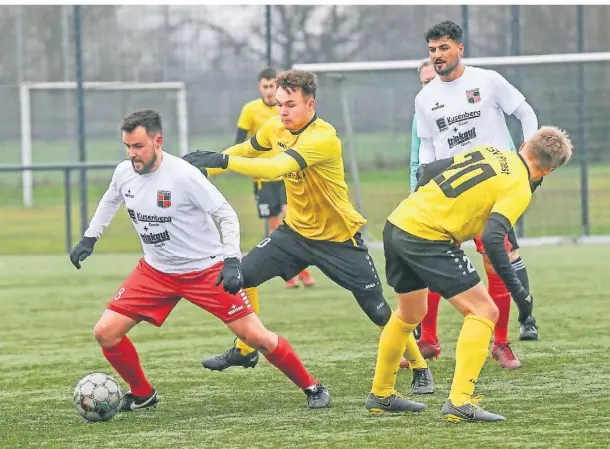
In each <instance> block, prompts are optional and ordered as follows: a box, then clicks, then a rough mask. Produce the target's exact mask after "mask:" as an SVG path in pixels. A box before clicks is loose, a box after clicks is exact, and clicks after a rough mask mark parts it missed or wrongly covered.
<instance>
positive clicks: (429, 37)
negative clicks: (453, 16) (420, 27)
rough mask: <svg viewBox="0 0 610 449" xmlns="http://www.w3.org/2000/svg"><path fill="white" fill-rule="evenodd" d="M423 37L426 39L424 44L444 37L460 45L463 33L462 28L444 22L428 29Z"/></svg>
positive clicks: (449, 22) (447, 21) (452, 23)
mask: <svg viewBox="0 0 610 449" xmlns="http://www.w3.org/2000/svg"><path fill="white" fill-rule="evenodd" d="M424 37H425V38H426V42H430V41H436V40H439V39H442V38H444V37H446V38H448V39H451V40H453V41H455V42H457V43H461V42H462V39H463V38H464V32H463V31H462V27H461V26H459V25H458V24H457V23H455V22H452V21H450V20H445V21H444V22H441V23H437V24H436V25H434V26H433V27H431V28H428V30H427V31H426V33H425V34H424Z"/></svg>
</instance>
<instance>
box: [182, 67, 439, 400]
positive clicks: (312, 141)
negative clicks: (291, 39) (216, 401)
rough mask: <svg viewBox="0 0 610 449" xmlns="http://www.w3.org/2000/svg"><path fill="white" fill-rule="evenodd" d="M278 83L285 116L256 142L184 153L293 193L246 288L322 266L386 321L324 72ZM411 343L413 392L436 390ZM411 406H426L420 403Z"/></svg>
mask: <svg viewBox="0 0 610 449" xmlns="http://www.w3.org/2000/svg"><path fill="white" fill-rule="evenodd" d="M276 83H277V86H278V90H277V94H276V100H277V104H278V107H279V115H278V116H276V117H272V118H271V119H269V120H268V121H267V122H265V124H264V125H263V126H262V127H261V128H260V129H259V130H258V131H257V132H256V134H255V135H254V136H253V137H252V138H251V139H250V140H248V141H246V142H243V143H242V144H239V145H235V146H233V147H231V148H229V149H227V150H225V151H224V152H222V153H215V152H209V151H198V152H194V153H190V154H188V155H186V156H184V158H185V159H186V160H187V161H189V162H191V163H192V164H193V165H195V166H196V167H198V168H201V169H205V170H206V171H207V172H208V174H209V175H213V174H215V173H217V172H218V171H219V169H222V170H231V171H234V172H237V173H241V174H243V175H246V176H251V177H257V178H263V179H276V178H278V177H283V179H284V183H285V184H286V196H287V199H288V210H287V213H286V217H285V219H284V223H283V224H281V225H280V226H279V227H278V228H277V229H276V230H275V231H274V232H272V233H271V234H270V236H269V237H268V238H266V239H264V240H263V241H262V242H260V243H259V244H258V245H257V246H256V247H255V248H253V249H252V250H251V251H250V252H249V253H248V254H247V255H246V256H245V257H244V258H243V261H242V272H243V276H244V287H256V286H258V285H260V284H262V283H263V282H266V281H267V280H269V279H272V278H274V277H276V276H280V277H282V278H283V279H284V280H288V279H291V278H292V277H294V276H295V275H296V274H297V273H299V272H300V271H301V270H303V269H304V268H307V267H308V266H310V265H314V266H317V267H318V268H319V269H320V270H321V271H322V272H323V273H324V274H325V275H326V276H328V277H329V278H330V279H331V280H333V281H334V282H335V283H337V284H339V285H340V286H341V287H343V288H345V289H347V290H349V291H351V292H352V294H353V295H354V298H355V299H356V301H357V302H358V305H359V306H360V308H361V309H362V310H363V311H364V313H365V314H366V315H367V316H368V318H369V319H370V320H371V321H372V322H373V323H374V324H376V325H377V326H380V327H383V326H385V325H386V324H387V323H388V320H389V318H390V315H391V312H392V310H391V308H390V306H389V304H388V303H387V301H386V300H385V298H384V297H383V290H382V286H381V280H380V279H379V275H378V274H377V270H376V268H375V264H374V262H373V259H372V258H371V257H370V255H369V252H368V249H367V247H366V245H365V243H364V241H363V240H362V237H361V235H360V232H359V230H360V228H361V227H362V226H363V225H364V224H365V223H366V220H365V219H364V217H362V215H360V213H359V212H358V211H357V210H356V209H355V207H354V206H353V204H352V203H351V201H350V200H349V197H348V190H347V184H346V182H345V174H344V166H343V159H342V156H341V152H342V149H341V140H340V139H339V137H338V136H337V131H336V130H335V128H334V127H333V126H332V125H331V124H330V123H328V122H326V121H324V120H322V119H321V118H320V117H318V116H317V115H316V111H315V106H316V88H317V83H316V76H315V74H314V73H312V72H307V71H300V70H291V71H288V72H284V73H281V74H280V75H278V77H277V78H276ZM238 345H240V343H238ZM406 346H407V347H406V349H405V348H403V349H404V350H403V352H404V353H405V355H406V356H407V358H408V360H409V364H410V366H411V367H412V368H413V369H414V370H413V377H414V379H413V392H414V393H416V394H426V393H432V392H433V391H434V385H433V380H432V375H431V373H430V370H429V368H428V366H427V364H426V361H425V360H424V359H423V357H422V356H421V354H420V352H419V348H418V347H417V343H416V341H415V338H411V339H410V340H409V342H408V343H407V345H406ZM240 348H243V347H242V346H240ZM248 351H249V352H246V351H245V350H243V349H242V351H241V352H240V351H237V350H235V349H234V348H231V349H229V350H228V351H227V352H225V353H224V354H222V355H220V356H216V357H213V358H211V359H209V360H206V361H204V362H203V363H204V366H206V367H208V368H211V369H224V368H225V367H228V366H233V365H239V366H244V365H245V364H246V363H247V358H254V357H257V356H256V352H255V351H254V350H253V349H248ZM323 393H324V392H323ZM409 405H410V406H411V407H412V408H413V409H421V408H423V404H418V403H416V402H411V401H409Z"/></svg>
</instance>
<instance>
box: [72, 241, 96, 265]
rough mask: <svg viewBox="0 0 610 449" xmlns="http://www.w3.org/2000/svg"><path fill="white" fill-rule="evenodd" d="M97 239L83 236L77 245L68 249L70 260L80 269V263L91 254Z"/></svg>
mask: <svg viewBox="0 0 610 449" xmlns="http://www.w3.org/2000/svg"><path fill="white" fill-rule="evenodd" d="M95 242H97V239H96V238H95V237H83V238H82V240H81V241H80V242H78V245H76V246H75V247H74V249H72V251H70V262H72V265H74V266H75V267H76V268H77V269H79V270H80V263H81V262H82V261H83V260H85V259H86V258H87V257H89V256H90V255H91V253H92V252H93V247H94V246H95Z"/></svg>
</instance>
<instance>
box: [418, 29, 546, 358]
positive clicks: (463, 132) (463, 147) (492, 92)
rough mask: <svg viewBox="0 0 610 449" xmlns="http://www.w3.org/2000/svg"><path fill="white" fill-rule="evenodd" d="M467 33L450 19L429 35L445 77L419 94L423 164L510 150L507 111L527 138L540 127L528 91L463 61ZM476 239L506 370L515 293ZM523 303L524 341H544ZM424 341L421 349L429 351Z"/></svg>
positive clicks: (523, 275) (518, 263)
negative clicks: (478, 150)
mask: <svg viewBox="0 0 610 449" xmlns="http://www.w3.org/2000/svg"><path fill="white" fill-rule="evenodd" d="M462 37H463V32H462V29H461V27H460V26H459V25H457V24H455V23H453V22H450V21H445V22H441V23H439V24H437V25H434V26H433V27H432V28H430V29H429V30H427V31H426V34H425V38H426V41H427V42H428V51H429V55H430V60H431V61H432V63H433V66H434V69H435V71H436V73H437V74H438V75H439V76H438V77H436V78H435V79H433V80H432V81H430V83H428V85H427V86H425V87H424V88H423V89H422V90H421V91H420V92H419V93H418V94H417V96H416V97H415V114H416V116H417V135H418V137H419V138H420V139H421V144H420V148H419V163H420V165H421V164H427V163H430V162H433V161H435V160H438V159H444V158H449V157H451V156H454V155H456V154H460V153H463V152H465V151H468V150H469V149H471V148H472V147H475V146H478V145H489V146H493V147H495V148H499V149H506V150H510V149H511V146H512V145H511V143H512V141H511V137H510V133H509V131H508V127H507V126H506V120H505V117H504V114H507V115H514V116H515V117H517V118H518V119H519V120H520V121H521V126H522V130H523V138H524V141H526V140H528V139H529V138H530V137H531V136H532V135H533V134H534V133H535V132H536V130H537V129H538V119H537V117H536V114H535V112H534V110H533V109H532V107H531V106H530V105H529V104H528V103H527V101H526V100H525V97H524V96H523V94H521V92H519V91H518V90H517V89H516V88H515V87H514V86H512V85H511V84H510V83H509V82H508V81H506V79H504V77H502V75H500V74H499V73H497V72H495V71H493V70H486V69H482V68H478V67H472V66H465V65H464V64H463V63H462V60H461V57H462V55H463V52H464V44H463V42H462ZM475 243H476V245H477V251H479V253H481V254H482V255H483V261H484V265H485V271H486V273H487V279H488V288H489V294H490V296H491V297H492V298H493V299H494V301H495V303H496V305H497V306H498V309H499V311H500V317H499V319H498V322H497V324H496V326H495V330H494V345H493V346H492V355H493V357H494V359H496V360H497V361H498V362H499V363H500V365H501V366H502V367H503V368H507V369H516V368H519V367H520V366H521V362H520V361H519V359H518V358H517V357H516V355H515V354H514V352H513V350H512V348H511V346H510V341H509V340H508V319H509V314H510V293H509V292H508V290H507V288H506V286H505V285H504V283H503V282H502V280H501V279H500V277H499V276H498V275H497V273H496V272H495V270H494V267H493V266H492V264H491V262H490V260H489V258H488V257H487V255H486V254H485V249H484V248H483V245H482V244H481V242H480V239H476V240H475ZM505 243H506V250H507V251H508V252H509V257H510V260H511V262H512V264H513V267H514V269H515V270H516V272H517V274H518V275H519V278H520V280H521V282H522V283H523V285H526V286H528V287H527V288H528V289H529V280H528V276H527V271H526V269H525V264H524V262H523V261H522V260H521V258H520V256H519V253H518V251H517V249H518V244H517V241H516V237H515V235H514V232H513V231H512V230H511V233H510V234H509V236H508V238H507V240H506V242H505ZM528 291H529V290H528ZM517 306H518V307H519V322H520V324H521V337H522V338H521V339H530V340H536V339H538V329H537V325H536V320H535V319H534V317H533V316H532V306H533V305H532V304H531V302H530V303H525V302H523V303H517ZM524 336H525V337H526V338H523V337H524ZM423 337H424V336H423V335H422V339H423ZM422 343H424V342H422ZM422 343H420V348H422V353H423V352H425V350H424V348H423V344H422ZM429 343H431V344H432V345H434V344H436V347H435V348H434V349H435V350H436V352H437V355H438V353H440V345H439V344H438V341H436V342H429Z"/></svg>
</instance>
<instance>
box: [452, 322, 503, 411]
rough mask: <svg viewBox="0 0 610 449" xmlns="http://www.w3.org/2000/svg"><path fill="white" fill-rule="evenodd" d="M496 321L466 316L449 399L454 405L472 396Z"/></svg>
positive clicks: (459, 339)
mask: <svg viewBox="0 0 610 449" xmlns="http://www.w3.org/2000/svg"><path fill="white" fill-rule="evenodd" d="M493 328H494V323H493V321H490V320H488V319H486V318H483V317H480V316H474V315H470V316H467V317H466V318H464V324H463V325H462V330H461V331H460V336H459V337H458V341H457V346H456V348H455V372H454V373H453V383H452V384H451V392H450V393H449V399H451V402H452V403H453V405H456V406H460V405H464V404H465V403H466V402H468V401H469V400H470V399H471V398H472V394H473V393H474V386H475V383H476V381H477V379H478V378H479V374H480V373H481V368H483V365H484V364H485V359H486V358H487V352H488V349H489V339H490V338H491V332H492V331H493Z"/></svg>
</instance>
